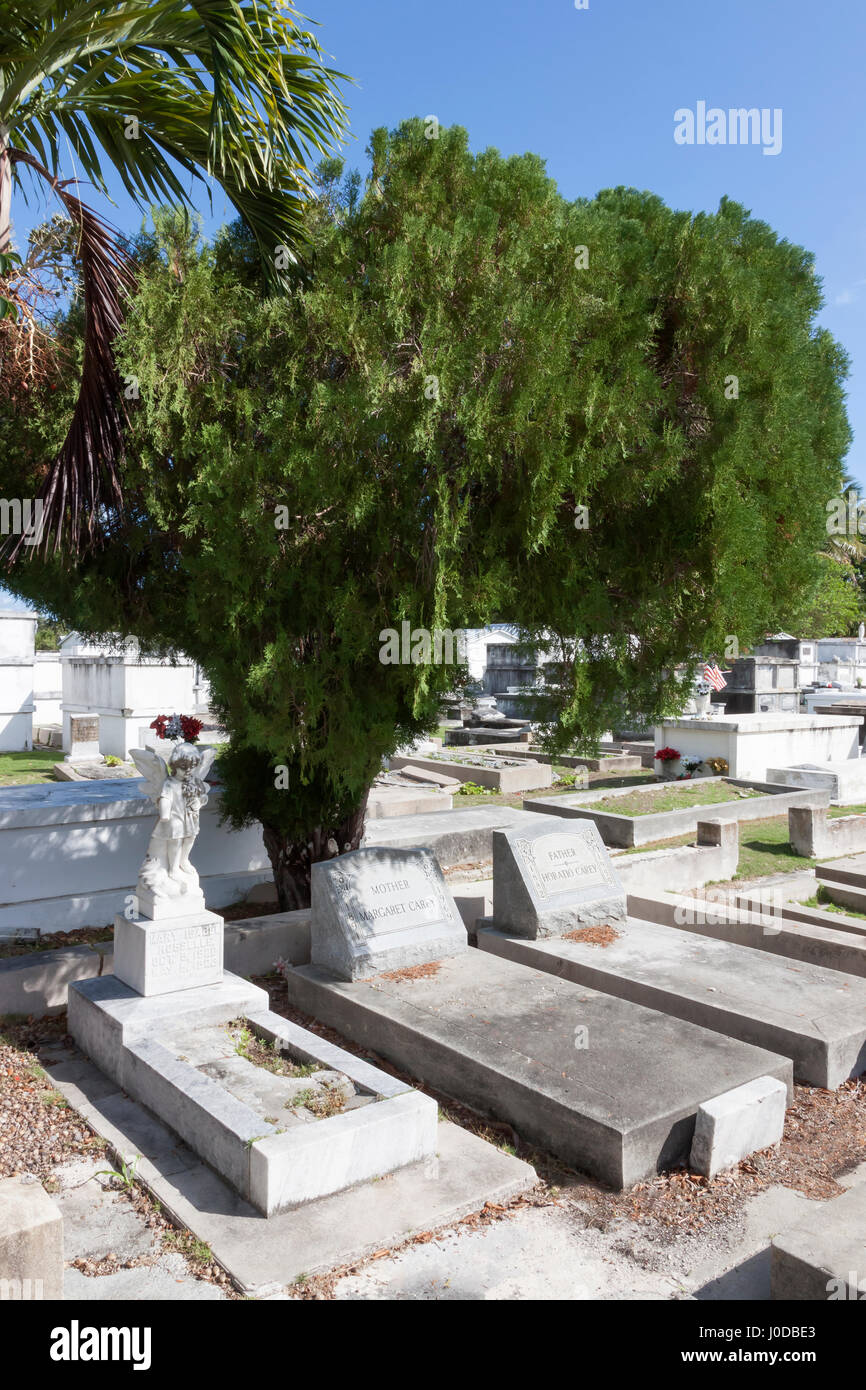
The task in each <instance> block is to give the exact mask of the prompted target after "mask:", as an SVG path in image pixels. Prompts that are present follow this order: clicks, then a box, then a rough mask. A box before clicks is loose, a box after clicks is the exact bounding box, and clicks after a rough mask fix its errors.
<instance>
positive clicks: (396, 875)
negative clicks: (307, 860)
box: [310, 848, 467, 980]
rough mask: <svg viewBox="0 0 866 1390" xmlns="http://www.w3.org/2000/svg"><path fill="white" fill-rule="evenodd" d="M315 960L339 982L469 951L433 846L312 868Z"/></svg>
mask: <svg viewBox="0 0 866 1390" xmlns="http://www.w3.org/2000/svg"><path fill="white" fill-rule="evenodd" d="M311 897H312V903H311V911H312V917H311V925H310V934H311V959H312V962H313V964H314V965H318V966H321V967H322V968H323V969H325V970H327V971H329V972H330V973H331V974H332V975H334V976H336V978H337V979H341V980H358V979H363V978H364V977H365V976H368V975H374V974H377V973H379V972H381V971H384V970H399V969H403V968H405V967H406V966H415V965H423V964H426V963H427V962H429V961H432V960H438V959H439V958H440V957H442V956H446V955H455V954H457V953H458V952H460V951H465V950H466V949H467V940H466V928H465V927H464V926H463V922H462V921H461V918H460V914H459V912H458V911H457V908H456V906H455V904H454V900H453V898H452V897H451V894H450V893H449V892H448V889H447V887H446V885H445V879H444V878H443V876H442V870H441V869H440V867H439V865H438V863H437V862H436V856H435V855H434V854H433V852H432V850H429V849H384V848H375V849H373V848H370V849H359V850H354V851H352V852H351V853H349V854H341V855H340V856H339V857H338V858H337V859H329V860H326V861H324V862H323V863H320V864H314V865H313V873H312V894H311Z"/></svg>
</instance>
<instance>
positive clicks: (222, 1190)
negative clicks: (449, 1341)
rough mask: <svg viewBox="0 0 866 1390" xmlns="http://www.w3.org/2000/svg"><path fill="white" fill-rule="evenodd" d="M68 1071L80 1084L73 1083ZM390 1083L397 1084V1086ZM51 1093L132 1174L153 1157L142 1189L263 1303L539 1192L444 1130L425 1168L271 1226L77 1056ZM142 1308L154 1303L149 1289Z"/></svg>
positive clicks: (520, 1174)
mask: <svg viewBox="0 0 866 1390" xmlns="http://www.w3.org/2000/svg"><path fill="white" fill-rule="evenodd" d="M278 1022H279V1025H280V1026H283V1025H285V1027H286V1028H287V1029H288V1030H290V1036H291V1037H293V1038H294V1039H295V1040H297V1036H298V1035H304V1036H307V1035H306V1033H305V1030H304V1029H300V1028H296V1026H295V1025H293V1024H290V1023H288V1022H287V1020H285V1019H280V1020H279V1021H278ZM274 1026H275V1027H276V1026H277V1025H274ZM293 1029H294V1030H295V1031H294V1032H291V1030H293ZM316 1045H317V1047H318V1046H320V1045H321V1047H322V1048H323V1049H325V1053H324V1058H325V1060H328V1059H330V1060H331V1061H335V1060H337V1054H339V1056H340V1057H345V1055H346V1054H345V1053H344V1052H343V1051H342V1049H340V1048H333V1050H332V1052H329V1051H328V1049H329V1048H331V1047H332V1045H331V1044H328V1043H325V1042H324V1041H323V1039H321V1038H317V1040H316ZM67 1055H68V1054H67ZM352 1061H353V1064H354V1066H355V1067H356V1068H358V1069H360V1071H359V1075H366V1072H365V1070H364V1069H365V1068H367V1069H368V1070H369V1072H370V1073H375V1074H377V1075H379V1076H382V1075H383V1074H382V1073H381V1072H377V1069H376V1068H372V1067H369V1064H368V1063H366V1062H364V1061H362V1060H361V1059H359V1058H353V1059H352ZM70 1069H72V1070H74V1073H75V1076H76V1078H77V1079H76V1081H75V1082H71V1081H69V1080H68V1079H67V1076H68V1073H69V1070H70ZM386 1080H387V1081H390V1082H393V1084H394V1085H399V1084H400V1083H399V1082H396V1081H395V1079H394V1078H392V1077H388V1078H386ZM52 1081H53V1082H54V1084H55V1085H56V1086H57V1088H58V1090H60V1091H61V1092H62V1093H63V1094H64V1095H65V1096H66V1098H67V1099H68V1100H69V1103H70V1105H72V1106H74V1107H75V1109H76V1110H77V1111H78V1112H79V1113H80V1114H81V1115H82V1116H83V1117H84V1118H85V1120H86V1121H87V1123H88V1124H89V1125H90V1126H91V1128H92V1129H93V1130H94V1131H95V1132H96V1133H97V1134H99V1135H101V1136H102V1137H103V1138H104V1139H105V1140H106V1142H107V1143H109V1144H110V1145H112V1147H113V1148H114V1149H115V1150H116V1152H117V1153H118V1154H120V1155H121V1156H122V1157H123V1158H124V1159H125V1160H126V1161H127V1162H131V1161H133V1160H134V1159H135V1158H136V1156H137V1155H145V1157H143V1158H142V1159H141V1160H140V1162H139V1163H138V1165H137V1168H136V1174H137V1176H138V1178H139V1179H140V1180H141V1181H142V1182H143V1183H144V1185H145V1186H146V1187H147V1188H148V1189H149V1190H150V1192H152V1193H153V1195H154V1197H156V1198H157V1199H158V1201H159V1202H160V1203H161V1204H162V1206H163V1208H164V1210H165V1211H166V1212H167V1214H168V1215H169V1216H170V1217H171V1218H172V1219H173V1220H174V1221H176V1222H177V1224H178V1225H179V1226H180V1227H181V1228H182V1229H188V1230H190V1231H192V1233H193V1234H194V1235H195V1236H196V1237H197V1239H199V1240H201V1241H204V1242H205V1243H206V1244H207V1245H209V1246H210V1248H211V1250H212V1252H213V1257H214V1259H215V1260H216V1261H217V1262H218V1263H219V1264H220V1265H221V1266H222V1267H223V1268H224V1269H225V1270H226V1271H227V1272H228V1274H229V1275H230V1276H231V1279H232V1282H233V1283H234V1285H235V1287H236V1288H238V1289H239V1290H240V1291H241V1292H242V1293H245V1294H247V1295H249V1296H251V1297H256V1298H267V1297H269V1296H271V1295H274V1294H277V1293H279V1292H280V1291H281V1290H282V1289H283V1288H284V1287H285V1286H286V1285H288V1284H291V1283H292V1282H293V1281H294V1280H295V1279H297V1278H298V1276H300V1275H308V1276H309V1275H313V1274H318V1273H322V1272H324V1271H325V1270H329V1269H332V1268H333V1267H335V1266H340V1265H344V1264H350V1263H352V1262H354V1261H356V1260H359V1259H361V1258H363V1257H364V1256H365V1255H370V1254H372V1253H373V1252H374V1251H377V1250H381V1249H383V1248H387V1247H390V1246H394V1245H398V1244H399V1243H400V1242H401V1241H404V1240H407V1239H409V1238H411V1237H412V1236H413V1235H417V1234H419V1233H420V1232H422V1231H429V1230H431V1229H435V1228H437V1227H439V1226H443V1225H447V1224H449V1223H451V1222H455V1221H459V1220H460V1219H461V1218H462V1217H464V1216H468V1215H469V1214H470V1213H471V1212H476V1211H480V1210H481V1209H482V1208H483V1206H484V1205H485V1203H486V1202H494V1203H500V1202H507V1201H509V1200H510V1199H511V1198H512V1197H516V1196H517V1195H519V1193H521V1192H523V1191H525V1190H526V1189H528V1188H531V1187H532V1186H533V1185H534V1184H535V1182H536V1175H535V1171H534V1169H533V1168H532V1167H530V1165H529V1164H528V1163H524V1162H522V1161H521V1160H520V1159H517V1158H513V1157H512V1156H511V1155H509V1154H506V1153H504V1152H503V1151H502V1150H501V1149H499V1148H497V1147H496V1145H494V1144H489V1143H486V1142H485V1141H484V1140H483V1139H479V1138H478V1137H477V1136H476V1135H474V1134H470V1133H469V1132H468V1131H466V1130H463V1129H461V1128H459V1126H457V1125H453V1124H449V1123H448V1122H447V1121H443V1122H441V1123H440V1125H439V1129H438V1135H437V1141H436V1152H435V1154H433V1155H432V1156H430V1157H428V1158H426V1159H424V1160H423V1162H420V1163H414V1164H412V1165H411V1166H409V1167H406V1168H400V1169H397V1170H396V1171H394V1172H392V1173H390V1174H387V1175H385V1176H384V1177H383V1178H382V1179H381V1180H380V1181H379V1182H376V1183H366V1184H364V1185H363V1186H361V1187H355V1188H351V1189H349V1190H346V1191H342V1192H337V1193H335V1194H334V1195H332V1196H330V1197H323V1198H319V1199H318V1200H317V1201H312V1202H309V1203H307V1204H306V1205H304V1206H303V1207H300V1208H296V1209H294V1210H292V1211H287V1212H281V1213H277V1214H276V1215H274V1216H271V1217H269V1218H268V1219H267V1220H266V1219H265V1218H264V1216H263V1215H262V1214H261V1212H259V1211H257V1210H256V1209H255V1208H254V1207H253V1206H251V1205H250V1204H249V1202H247V1201H245V1200H244V1199H243V1198H242V1197H240V1196H239V1195H238V1194H237V1193H236V1192H234V1191H232V1189H231V1188H230V1187H228V1186H227V1185H226V1183H225V1182H224V1181H223V1179H222V1178H220V1177H219V1176H218V1175H217V1174H216V1173H215V1172H213V1170H212V1169H210V1168H208V1167H207V1166H206V1165H205V1164H204V1163H202V1162H201V1160H200V1159H198V1158H197V1156H196V1155H195V1154H193V1153H191V1152H190V1151H189V1150H187V1149H185V1148H184V1146H183V1145H178V1143H177V1140H176V1139H175V1137H174V1136H173V1135H172V1133H171V1131H170V1130H168V1129H167V1128H166V1127H165V1126H164V1125H162V1124H161V1123H160V1121H158V1120H155V1119H153V1118H152V1117H151V1116H150V1115H148V1113H147V1111H146V1110H145V1109H144V1108H143V1107H142V1106H141V1105H139V1104H138V1103H137V1102H135V1101H133V1100H130V1099H129V1098H128V1097H125V1096H123V1095H122V1094H121V1093H120V1092H119V1091H117V1090H115V1091H114V1092H113V1094H110V1095H108V1096H106V1095H105V1094H104V1091H103V1087H102V1083H103V1081H104V1077H103V1076H102V1073H101V1072H99V1071H97V1069H96V1067H94V1066H92V1065H91V1064H90V1063H88V1062H86V1061H84V1060H83V1059H82V1058H81V1057H80V1054H73V1057H72V1060H71V1062H69V1061H64V1062H63V1063H62V1064H61V1065H60V1066H59V1067H56V1068H52ZM183 1272H184V1271H183V1270H180V1271H178V1273H183ZM135 1273H136V1272H135V1271H132V1272H131V1274H132V1275H134V1274H135ZM111 1277H112V1278H113V1279H117V1277H118V1276H111ZM67 1280H69V1282H70V1284H71V1285H72V1287H71V1288H70V1293H71V1294H74V1296H76V1297H79V1296H87V1297H100V1296H101V1297H112V1296H114V1297H118V1298H121V1297H124V1296H126V1297H135V1296H137V1295H136V1293H135V1292H132V1291H127V1292H126V1293H124V1292H123V1291H122V1290H118V1291H117V1292H116V1293H115V1292H114V1291H113V1290H109V1289H108V1288H107V1285H108V1280H107V1279H101V1280H95V1279H89V1280H85V1281H84V1282H85V1285H86V1292H85V1293H84V1294H82V1292H81V1289H80V1288H79V1287H78V1285H77V1283H76V1282H75V1281H73V1280H71V1279H70V1272H69V1271H67ZM172 1282H173V1281H172ZM210 1287H211V1286H207V1288H210ZM174 1289H175V1292H174V1293H172V1295H171V1296H172V1297H184V1296H191V1295H189V1294H186V1295H185V1294H184V1289H183V1288H182V1287H179V1286H177V1285H176V1284H175V1285H174ZM102 1290H105V1292H101V1291H102ZM140 1296H141V1297H152V1296H154V1295H153V1294H152V1292H151V1291H150V1290H147V1289H145V1290H143V1291H142V1292H141V1294H140Z"/></svg>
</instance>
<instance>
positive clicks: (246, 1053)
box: [226, 1018, 324, 1077]
mask: <svg viewBox="0 0 866 1390" xmlns="http://www.w3.org/2000/svg"><path fill="white" fill-rule="evenodd" d="M226 1032H227V1033H228V1035H229V1037H230V1038H231V1040H232V1042H233V1043H234V1045H235V1052H236V1053H237V1055H238V1056H239V1057H243V1059H244V1061H246V1062H252V1064H253V1066H255V1067H262V1068H263V1069H264V1070H265V1071H269V1072H272V1073H273V1075H274V1076H292V1077H296V1076H312V1075H313V1073H314V1072H317V1071H323V1070H324V1068H323V1067H322V1066H321V1065H320V1064H319V1063H318V1062H295V1061H293V1060H292V1058H291V1057H286V1056H285V1055H284V1054H283V1053H282V1052H281V1051H280V1048H279V1044H278V1043H277V1041H276V1039H274V1040H273V1041H272V1042H270V1043H266V1042H265V1041H264V1039H263V1038H260V1037H259V1036H258V1034H257V1033H254V1032H253V1031H252V1029H251V1028H249V1027H247V1023H246V1020H245V1019H243V1018H236V1019H233V1021H232V1022H231V1023H227V1024H226Z"/></svg>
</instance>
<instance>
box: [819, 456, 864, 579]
mask: <svg viewBox="0 0 866 1390" xmlns="http://www.w3.org/2000/svg"><path fill="white" fill-rule="evenodd" d="M839 489H840V491H839V495H840V496H841V497H844V499H845V505H846V522H848V520H849V513H850V510H851V506H852V504H851V493H852V492H853V493H854V496H855V498H856V502H855V503H854V504H853V509H854V515H856V518H857V530H856V531H855V532H854V533H853V534H852V533H851V530H850V525H849V526H848V527H847V529H846V531H845V534H844V536H843V537H840V536H837V535H828V537H827V539H826V541H825V542H824V544H823V546H822V547H821V549H822V551H823V553H824V554H825V555H828V556H829V557H830V559H831V560H834V561H835V562H836V564H838V565H849V566H852V565H855V564H857V563H858V562H859V561H861V560H863V559H864V557H866V542H864V539H863V534H862V533H861V530H860V524H861V519H862V518H863V516H864V512H866V498H864V499H862V500H861V496H860V483H859V481H858V480H857V478H855V477H854V475H853V474H852V473H843V474H842V480H841V482H840V484H839Z"/></svg>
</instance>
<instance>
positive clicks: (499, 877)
mask: <svg viewBox="0 0 866 1390" xmlns="http://www.w3.org/2000/svg"><path fill="white" fill-rule="evenodd" d="M625 919H626V895H625V889H624V888H623V886H622V884H621V882H620V880H619V877H618V876H617V874H616V872H615V871H614V868H613V865H612V864H611V861H610V857H609V855H608V853H607V850H606V849H605V847H604V843H603V841H602V838H601V836H600V834H599V833H598V828H597V827H596V825H595V824H594V823H593V822H592V821H580V822H565V821H563V822H561V823H560V825H559V826H557V828H556V829H555V830H551V829H550V828H549V827H548V826H547V825H546V824H545V825H543V826H540V827H539V829H538V830H526V829H525V828H523V827H521V828H519V829H515V830H494V832H493V925H495V927H496V928H497V929H498V930H499V931H501V932H507V933H509V934H511V935H513V936H523V937H529V938H530V939H532V940H535V938H536V937H546V936H561V935H562V933H563V932H564V931H569V930H571V929H572V928H575V927H584V926H606V925H612V924H615V923H617V922H624V921H625Z"/></svg>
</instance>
